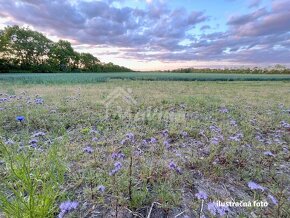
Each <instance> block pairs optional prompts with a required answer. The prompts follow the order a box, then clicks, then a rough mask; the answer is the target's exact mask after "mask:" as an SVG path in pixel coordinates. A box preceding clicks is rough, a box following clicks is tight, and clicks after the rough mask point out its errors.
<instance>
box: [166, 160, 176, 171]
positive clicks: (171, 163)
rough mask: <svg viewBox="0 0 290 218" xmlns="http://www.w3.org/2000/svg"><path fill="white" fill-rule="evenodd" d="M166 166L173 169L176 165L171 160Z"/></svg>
mask: <svg viewBox="0 0 290 218" xmlns="http://www.w3.org/2000/svg"><path fill="white" fill-rule="evenodd" d="M168 166H169V168H170V169H171V170H175V168H176V167H177V165H176V164H175V163H174V162H173V161H170V163H169V165H168Z"/></svg>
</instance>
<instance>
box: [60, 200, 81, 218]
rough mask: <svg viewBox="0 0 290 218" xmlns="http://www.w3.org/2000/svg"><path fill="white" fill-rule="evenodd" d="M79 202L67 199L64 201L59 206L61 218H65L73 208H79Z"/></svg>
mask: <svg viewBox="0 0 290 218" xmlns="http://www.w3.org/2000/svg"><path fill="white" fill-rule="evenodd" d="M78 205H79V203H78V202H76V201H65V202H62V203H61V204H60V206H59V209H60V213H59V215H58V217H59V218H63V217H64V215H65V214H66V213H69V212H70V211H72V210H75V209H77V207H78Z"/></svg>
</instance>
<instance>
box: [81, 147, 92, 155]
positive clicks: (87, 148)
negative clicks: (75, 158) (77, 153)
mask: <svg viewBox="0 0 290 218" xmlns="http://www.w3.org/2000/svg"><path fill="white" fill-rule="evenodd" d="M83 150H84V152H86V153H88V154H91V153H93V152H94V149H93V148H92V147H91V146H87V147H85V148H84V149H83Z"/></svg>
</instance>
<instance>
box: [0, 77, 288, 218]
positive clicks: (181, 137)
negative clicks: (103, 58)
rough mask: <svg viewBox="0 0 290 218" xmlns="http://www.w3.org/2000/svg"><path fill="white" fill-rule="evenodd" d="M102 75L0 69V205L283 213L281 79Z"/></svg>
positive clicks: (143, 212) (90, 212)
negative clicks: (242, 204) (248, 204)
mask: <svg viewBox="0 0 290 218" xmlns="http://www.w3.org/2000/svg"><path fill="white" fill-rule="evenodd" d="M82 75H83V74H82ZM105 75H110V76H109V77H110V78H113V77H114V76H115V74H85V77H81V74H58V75H57V77H56V75H55V74H36V75H34V74H33V75H32V74H27V75H24V74H15V75H14V74H5V75H0V80H1V81H0V93H1V94H0V95H1V96H0V134H1V138H0V177H1V179H2V181H3V182H1V183H0V217H1V213H2V214H5V215H6V216H7V217H56V216H59V217H152V218H160V217H202V216H204V217H226V216H228V217H255V216H256V217H290V210H289V208H290V170H289V169H290V164H289V160H290V153H289V144H290V124H289V123H290V114H289V112H290V111H289V109H290V83H289V82H287V81H255V82H254V81H232V82H223V81H211V82H209V81H204V82H202V81H193V82H186V81H131V80H108V81H107V82H102V83H96V84H91V83H94V82H97V81H99V80H100V81H105V80H107V78H108V77H106V76H105ZM118 75H119V74H118ZM131 75H134V78H135V79H136V78H138V79H140V78H143V79H144V78H146V79H151V78H155V77H158V80H159V79H160V80H163V79H165V78H167V79H168V80H171V79H174V80H175V79H177V78H178V80H199V79H201V80H203V79H205V80H207V79H210V75H199V74H172V75H168V74H164V75H163V74H162V75H161V74H160V75H159V74H158V75H157V74H140V77H139V74H138V76H136V75H135V74H127V73H126V74H120V77H122V78H128V79H132V78H131V77H130V76H131ZM104 76H105V78H106V79H105V80H102V78H104ZM123 76H124V77H123ZM214 76H216V77H215V79H217V78H219V79H221V80H230V79H229V78H235V79H238V80H240V79H241V80H242V79H243V78H257V76H256V75H250V76H248V75H214ZM219 76H220V77H219ZM228 76H229V77H228ZM259 77H260V78H262V79H265V78H271V80H273V78H275V79H277V78H281V77H285V78H286V79H288V80H289V76H283V75H281V76H280V75H275V76H274V75H267V76H259ZM117 78H119V77H117ZM202 78H203V79H202ZM226 78H227V79H226ZM275 79H274V80H275ZM246 80H248V79H246ZM30 83H36V84H30ZM37 83H46V84H49V85H46V84H37ZM53 83H63V84H53ZM66 83H67V84H66ZM78 83H80V84H78ZM85 83H88V84H85ZM19 116H23V117H19ZM23 118H24V119H23ZM217 201H220V202H226V201H235V202H240V201H243V202H252V205H251V207H234V206H229V207H222V206H217V205H216V204H215V202H217ZM255 201H256V203H255V204H257V202H264V203H265V202H266V203H267V204H268V205H267V206H265V205H264V207H262V206H261V205H260V206H257V205H255V206H254V205H253V204H254V202H255ZM62 202H66V203H65V204H64V203H63V204H62Z"/></svg>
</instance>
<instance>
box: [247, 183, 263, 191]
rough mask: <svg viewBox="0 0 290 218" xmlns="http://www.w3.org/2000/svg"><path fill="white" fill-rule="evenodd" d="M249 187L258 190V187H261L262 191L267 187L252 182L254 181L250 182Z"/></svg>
mask: <svg viewBox="0 0 290 218" xmlns="http://www.w3.org/2000/svg"><path fill="white" fill-rule="evenodd" d="M248 187H249V188H250V189H251V190H258V189H260V190H262V191H264V190H265V188H264V187H263V186H261V185H259V184H257V183H255V182H252V181H250V182H248Z"/></svg>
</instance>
